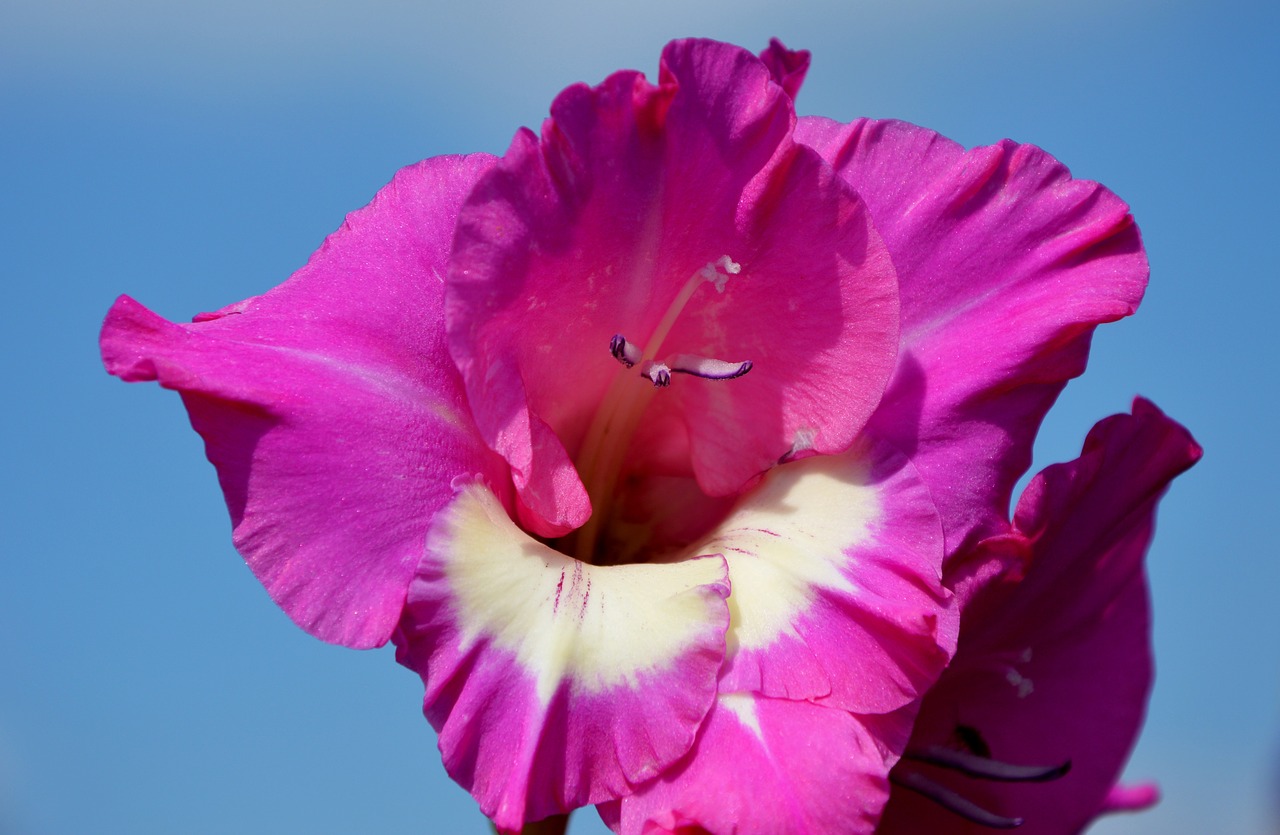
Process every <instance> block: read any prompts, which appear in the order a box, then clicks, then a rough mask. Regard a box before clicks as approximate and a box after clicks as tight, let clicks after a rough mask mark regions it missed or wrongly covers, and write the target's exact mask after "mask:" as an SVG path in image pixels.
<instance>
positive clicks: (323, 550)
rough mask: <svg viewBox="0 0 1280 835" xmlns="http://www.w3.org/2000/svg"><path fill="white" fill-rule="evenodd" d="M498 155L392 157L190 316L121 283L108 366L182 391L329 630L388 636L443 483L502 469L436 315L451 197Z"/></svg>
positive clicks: (257, 545) (259, 541)
mask: <svg viewBox="0 0 1280 835" xmlns="http://www.w3.org/2000/svg"><path fill="white" fill-rule="evenodd" d="M491 164H492V158H491V157H486V156H474V157H467V158H444V157H441V158H436V159H432V160H427V161H426V162H423V163H419V164H418V165H415V166H411V167H409V168H406V169H404V170H402V171H401V172H400V173H399V174H397V175H396V177H395V179H394V180H393V181H392V182H391V184H390V185H388V186H387V187H386V188H385V189H383V190H382V191H381V192H379V194H378V196H377V197H376V198H375V199H374V201H373V203H372V204H371V205H370V206H368V207H367V208H365V209H362V210H360V211H358V212H355V213H353V214H352V215H350V216H349V217H348V218H347V221H346V223H345V224H344V225H343V227H342V228H341V229H340V230H338V231H337V232H336V233H334V234H333V235H332V236H330V237H329V239H328V240H327V241H325V243H324V245H323V246H322V247H321V248H320V250H319V251H318V252H317V253H316V254H315V255H314V256H313V257H312V259H311V261H310V263H308V264H307V266H306V267H304V268H303V269H301V270H299V271H298V272H297V273H296V274H295V275H294V276H293V277H292V278H291V279H289V281H287V282H285V283H284V284H282V285H281V286H279V287H277V288H275V289H274V290H272V291H270V292H268V293H267V294H265V295H263V296H259V297H255V298H251V299H248V300H246V301H243V302H240V303H239V304H235V305H232V306H230V307H228V308H225V309H224V310H221V311H219V312H217V313H215V314H204V315H202V316H199V317H197V320H196V322H195V323H193V324H190V325H179V324H174V323H171V322H168V321H166V320H164V319H162V318H161V317H159V316H157V315H156V314H154V313H152V312H151V311H149V310H147V309H146V308H144V307H142V306H141V305H139V304H138V303H137V302H135V301H133V300H132V299H129V298H127V297H122V298H121V299H120V300H119V301H118V302H117V303H116V304H115V306H114V307H113V308H112V309H111V312H110V313H109V314H108V315H107V319H106V322H105V324H104V325H103V330H102V355H103V361H104V362H105V364H106V367H107V370H108V371H110V372H111V373H112V374H115V375H117V376H119V377H121V378H123V379H125V380H127V381H138V380H158V381H159V382H160V384H161V385H163V386H165V387H167V388H172V389H176V390H178V391H180V392H182V394H183V399H184V402H185V403H186V405H187V409H188V411H189V412H190V415H191V421H192V425H193V426H194V427H195V429H196V431H198V432H199V433H200V434H201V435H202V436H203V437H204V439H205V443H206V449H207V452H208V455H209V460H210V461H212V462H213V464H214V465H215V466H216V467H217V469H218V476H219V480H220V482H221V484H222V489H223V492H224V493H225V495H226V500H227V506H228V509H229V510H230V512H231V519H232V523H233V525H234V527H235V531H234V537H235V543H236V547H237V548H238V549H239V550H240V553H241V554H243V555H244V558H245V560H246V561H247V562H248V564H249V566H250V567H251V568H252V569H253V571H254V573H255V574H256V575H257V576H258V578H259V579H260V580H261V581H262V583H263V584H264V585H265V586H266V588H267V591H268V592H270V594H271V596H272V597H273V598H274V599H275V600H276V602H277V603H279V604H280V606H281V607H282V608H283V609H284V610H285V611H286V612H287V613H288V614H289V616H290V617H291V618H293V619H294V620H295V621H296V622H297V623H298V624H299V625H300V626H302V627H303V628H304V629H306V630H307V631H308V632H311V633H312V634H314V635H316V636H317V637H320V638H322V639H324V640H327V641H333V642H336V643H342V644H346V645H349V646H356V647H370V646H377V645H381V644H383V643H385V642H386V640H387V638H388V637H389V636H390V634H391V631H392V629H393V628H394V627H395V624H396V622H397V620H398V619H399V617H400V611H401V609H402V607H403V604H404V595H405V589H406V588H407V586H408V584H409V579H410V577H411V576H412V573H413V569H414V567H415V566H416V565H417V563H418V561H419V560H420V559H421V556H422V543H423V539H424V537H425V534H426V530H427V526H428V525H429V524H430V521H431V517H432V515H433V514H434V513H435V511H436V510H437V509H438V508H439V507H441V506H442V505H443V504H444V503H445V502H447V501H448V500H449V499H450V498H451V497H452V495H453V491H452V490H451V489H450V482H451V480H452V479H453V478H454V477H455V476H457V475H460V474H484V475H485V476H486V477H488V479H489V480H490V481H491V482H492V483H493V484H494V485H495V489H499V490H501V489H503V485H504V483H505V481H506V478H507V477H506V474H505V472H504V467H503V466H502V464H501V461H499V460H498V459H496V457H495V456H493V455H492V454H491V453H490V452H489V451H488V450H487V449H486V448H485V446H484V444H483V441H482V440H481V439H480V437H479V436H478V434H477V433H476V430H475V428H474V425H473V423H472V421H471V418H470V416H469V414H468V412H467V407H466V403H465V400H464V397H463V393H462V387H461V383H460V380H459V378H458V375H457V371H456V369H455V368H454V366H453V362H452V360H451V358H450V357H449V354H448V351H447V349H446V347H445V342H444V327H443V318H442V304H443V283H442V279H443V275H444V273H445V270H446V259H447V257H448V247H449V243H450V240H451V238H452V233H453V225H454V220H455V218H456V216H457V211H458V207H459V205H460V204H461V202H462V199H463V197H464V196H465V195H466V193H467V191H468V189H469V188H470V186H471V185H472V184H473V183H474V182H475V180H476V178H477V177H478V176H479V175H480V173H481V172H483V171H484V170H485V169H487V168H488V167H489V166H490V165H491Z"/></svg>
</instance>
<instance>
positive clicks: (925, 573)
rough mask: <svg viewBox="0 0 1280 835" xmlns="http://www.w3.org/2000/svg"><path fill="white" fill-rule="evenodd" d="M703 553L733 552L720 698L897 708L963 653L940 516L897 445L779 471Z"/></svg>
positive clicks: (699, 549) (862, 709)
mask: <svg viewBox="0 0 1280 835" xmlns="http://www.w3.org/2000/svg"><path fill="white" fill-rule="evenodd" d="M694 551H695V552H696V553H720V554H723V555H724V557H725V559H726V560H727V561H728V564H729V576H730V578H731V580H732V583H733V594H732V596H731V597H730V599H729V606H730V611H731V613H732V615H733V620H732V623H731V626H730V630H729V660H728V662H727V664H726V668H725V671H724V673H722V676H721V683H720V690H721V692H736V691H750V692H757V693H762V694H764V695H767V696H778V697H784V698H790V699H821V700H823V701H824V703H826V704H829V705H831V706H835V707H841V708H844V709H846V710H851V711H854V712H857V713H888V712H890V711H893V710H896V709H897V708H900V707H902V706H904V705H906V704H909V703H911V702H912V701H915V700H916V699H917V698H919V697H920V695H921V694H922V693H923V692H924V690H925V689H927V688H928V687H929V686H930V685H932V684H933V683H934V681H936V680H937V677H938V675H939V673H941V672H942V668H943V667H944V666H945V665H946V663H947V661H948V660H949V659H950V658H951V654H952V653H953V652H954V650H955V643H956V630H957V626H958V610H957V609H956V608H955V607H953V606H952V605H951V599H950V598H951V595H950V594H949V592H947V590H946V589H945V588H943V586H942V560H943V549H942V526H941V524H940V523H939V521H938V515H937V510H936V509H935V507H934V503H933V499H932V497H931V496H930V495H929V491H928V490H927V489H925V487H924V485H923V484H922V483H921V481H920V479H919V477H918V476H917V475H916V473H915V470H914V469H913V468H912V467H911V465H910V463H908V462H907V460H906V459H905V458H903V457H902V456H901V455H900V454H898V453H896V452H893V451H892V450H890V449H888V448H887V447H886V446H885V445H882V444H881V445H871V444H869V443H859V444H858V445H857V446H856V447H855V448H854V449H853V450H851V451H850V452H848V453H846V454H844V455H839V456H824V457H814V458H807V459H804V460H802V461H797V462H793V463H790V464H786V465H783V466H781V467H778V468H776V469H774V470H773V471H771V472H770V473H769V474H768V475H766V476H765V478H764V480H763V481H762V483H761V484H760V485H758V486H757V487H756V488H755V489H753V490H752V491H751V492H750V493H748V494H747V495H746V496H745V497H744V499H743V500H742V502H741V503H740V504H739V505H738V507H737V508H735V510H734V511H733V512H732V513H730V514H729V516H728V518H727V519H726V520H725V521H724V522H723V523H722V524H721V525H720V526H719V527H718V528H717V530H716V532H715V533H714V534H713V535H712V536H711V538H710V539H709V541H707V542H704V543H702V544H700V545H699V546H696V547H695V549H694Z"/></svg>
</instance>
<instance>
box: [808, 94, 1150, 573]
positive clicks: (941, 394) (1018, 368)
mask: <svg viewBox="0 0 1280 835" xmlns="http://www.w3.org/2000/svg"><path fill="white" fill-rule="evenodd" d="M796 136H797V140H798V141H801V142H805V143H807V144H809V145H812V146H813V147H815V148H817V149H818V150H819V151H820V152H821V153H822V155H823V157H824V158H825V159H827V160H828V161H829V162H831V163H832V164H833V165H834V166H835V167H836V169H837V170H838V171H839V172H840V174H841V176H843V177H844V178H845V180H846V181H847V182H848V183H850V184H851V185H852V186H853V187H854V188H855V189H856V190H857V191H858V193H859V194H860V195H861V196H862V199H863V200H864V201H865V202H866V204H867V207H868V209H869V211H870V212H871V217H872V219H873V221H874V222H875V224H876V228H877V230H879V232H880V234H881V236H882V237H883V238H884V241H885V244H886V245H887V246H888V247H889V252H890V253H891V254H892V256H893V261H894V266H895V267H896V268H897V270H898V276H899V282H900V289H901V294H902V297H901V298H902V352H901V354H900V356H899V362H898V369H897V371H896V373H895V375H894V378H893V381H892V382H891V384H890V387H889V390H888V391H887V392H886V395H885V399H884V403H883V404H882V405H881V407H880V409H879V410H878V412H877V413H876V416H875V418H874V419H873V421H872V424H871V430H872V431H873V432H874V433H875V434H877V435H879V436H880V437H884V438H887V439H890V440H892V441H893V442H894V443H895V444H896V445H897V446H898V447H899V448H900V449H902V450H903V451H904V452H906V454H907V455H908V457H910V458H911V460H912V461H913V462H914V463H915V465H916V466H917V467H918V468H919V469H920V471H921V473H922V474H923V475H924V477H925V480H926V481H927V482H928V483H929V485H930V487H931V489H932V490H933V491H934V494H935V496H936V497H937V500H938V505H939V509H940V510H941V511H942V514H943V522H944V525H945V527H946V530H947V539H948V545H949V547H950V548H951V550H953V551H954V550H955V549H956V548H958V546H959V545H960V544H961V543H962V542H964V541H966V540H967V541H972V540H973V539H974V538H977V537H981V536H985V535H989V534H992V533H995V532H998V531H999V530H1001V529H1002V528H1003V525H1004V512H1005V508H1006V507H1008V500H1009V496H1010V493H1011V491H1012V489H1013V485H1014V483H1015V482H1016V481H1017V479H1018V478H1019V476H1020V475H1021V474H1022V473H1023V472H1024V471H1025V470H1026V468H1027V467H1028V466H1029V464H1030V462H1031V446H1032V442H1033V440H1034V437H1035V432H1036V429H1037V427H1038V426H1039V424H1040V421H1041V419H1042V418H1043V416H1044V413H1045V412H1046V410H1047V409H1048V408H1049V406H1050V405H1051V404H1052V403H1053V401H1054V399H1055V398H1056V397H1057V395H1058V392H1059V391H1060V390H1061V389H1062V386H1063V385H1064V383H1065V381H1066V380H1067V379H1068V378H1070V377H1074V376H1076V375H1078V374H1080V373H1081V372H1082V371H1083V370H1084V367H1085V361H1086V359H1087V355H1088V349H1089V339H1090V335H1091V334H1092V332H1093V328H1094V326H1095V325H1097V324H1099V323H1101V322H1108V321H1112V320H1115V319H1119V318H1121V317H1123V316H1127V315H1129V314H1131V313H1132V312H1133V311H1134V310H1135V309H1136V308H1137V305H1138V302H1139V301H1140V300H1141V298H1142V294H1143V290H1144V289H1145V287H1146V282H1147V260H1146V255H1145V253H1144V251H1143V248H1142V242H1141V240H1140V238H1139V235H1138V229H1137V227H1136V226H1135V225H1134V222H1133V218H1132V217H1131V216H1130V215H1129V213H1128V212H1129V210H1128V207H1127V206H1126V205H1125V204H1124V203H1123V202H1122V201H1121V200H1120V199H1119V198H1117V197H1116V196H1115V195H1114V194H1112V193H1111V192H1110V191H1108V190H1107V189H1105V188H1103V187H1102V186H1100V185H1098V184H1097V183H1092V182H1088V181H1083V180H1073V179H1071V176H1070V173H1069V172H1068V171H1067V169H1066V168H1065V167H1064V166H1063V165H1061V164H1060V163H1058V162H1057V161H1056V160H1054V159H1053V158H1052V157H1050V156H1049V155H1048V154H1046V153H1045V152H1043V151H1041V150H1039V149H1038V148H1035V147H1032V146H1030V145H1017V144H1014V143H1013V142H1009V141H1005V142H1001V143H999V144H997V145H993V146H990V147H985V148H975V149H973V150H971V151H965V150H964V149H963V148H962V147H960V146H959V145H957V144H956V143H954V142H952V141H950V140H948V139H946V138H944V137H942V136H939V135H938V134H936V133H934V132H932V131H929V130H925V129H923V128H918V127H915V126H913V125H908V124H905V123H902V122H874V121H868V120H859V121H857V122H854V123H853V124H851V125H841V124H837V123H835V122H831V121H829V120H825V119H819V118H806V119H802V120H801V121H800V124H799V126H798V127H797V129H796Z"/></svg>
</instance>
